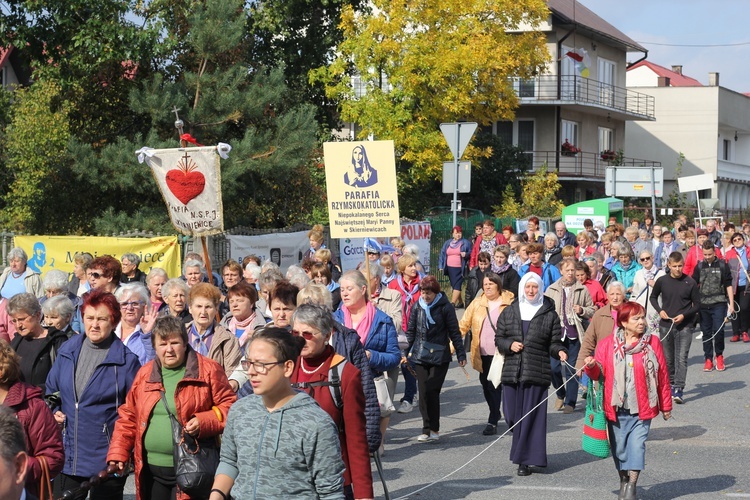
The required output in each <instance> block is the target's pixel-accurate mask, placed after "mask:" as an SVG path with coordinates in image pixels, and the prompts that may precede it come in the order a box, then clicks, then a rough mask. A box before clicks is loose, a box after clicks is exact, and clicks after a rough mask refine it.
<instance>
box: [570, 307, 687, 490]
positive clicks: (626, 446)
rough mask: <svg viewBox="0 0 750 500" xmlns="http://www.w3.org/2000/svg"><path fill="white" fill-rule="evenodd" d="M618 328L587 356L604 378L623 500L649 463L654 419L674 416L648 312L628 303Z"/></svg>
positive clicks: (595, 374)
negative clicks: (660, 413) (651, 430)
mask: <svg viewBox="0 0 750 500" xmlns="http://www.w3.org/2000/svg"><path fill="white" fill-rule="evenodd" d="M617 326H618V328H617V330H616V331H615V333H614V334H613V335H610V336H609V337H607V338H605V339H604V340H602V341H601V342H600V343H599V345H597V347H596V353H595V356H594V357H591V356H589V357H587V358H586V359H585V360H584V363H585V367H586V374H587V375H588V376H589V377H591V378H592V379H594V380H596V379H598V378H599V377H600V376H602V377H604V413H605V415H606V416H607V424H608V429H609V445H610V448H611V449H612V458H614V461H615V468H617V472H618V473H619V475H620V495H619V497H618V498H619V499H621V500H635V499H636V498H637V496H636V483H637V482H638V476H639V474H640V473H641V471H642V470H643V469H644V468H645V463H646V439H647V438H648V431H649V428H650V427H651V420H652V419H653V418H654V417H656V416H657V415H658V414H659V412H660V411H661V412H662V416H663V417H664V420H669V418H670V417H671V416H672V414H671V412H672V397H671V391H670V387H669V371H668V370H667V362H666V359H665V358H664V352H663V351H662V347H661V342H660V341H659V338H658V337H657V336H656V335H652V334H651V332H647V331H646V311H645V310H644V309H643V306H642V305H640V304H638V303H636V302H626V303H624V304H623V305H622V306H621V307H620V310H619V312H618V314H617Z"/></svg>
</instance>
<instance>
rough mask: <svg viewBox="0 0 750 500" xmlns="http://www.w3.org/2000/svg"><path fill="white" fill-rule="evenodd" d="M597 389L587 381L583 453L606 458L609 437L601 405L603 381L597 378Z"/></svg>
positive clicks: (590, 381)
mask: <svg viewBox="0 0 750 500" xmlns="http://www.w3.org/2000/svg"><path fill="white" fill-rule="evenodd" d="M598 385H599V387H598V388H596V386H595V384H594V381H593V380H590V379H589V388H588V391H586V416H585V418H584V421H583V437H582V442H581V444H582V446H583V451H585V452H586V453H590V454H591V455H594V456H595V457H599V458H607V457H608V456H609V453H610V447H609V435H608V433H607V418H606V417H605V416H604V408H603V405H602V399H603V393H604V381H603V379H602V378H601V377H599V384H598Z"/></svg>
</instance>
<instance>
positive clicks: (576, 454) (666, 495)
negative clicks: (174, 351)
mask: <svg viewBox="0 0 750 500" xmlns="http://www.w3.org/2000/svg"><path fill="white" fill-rule="evenodd" d="M727 340H728V339H727ZM725 358H726V364H727V370H726V371H725V372H717V371H713V372H710V373H704V372H703V371H702V367H703V352H702V348H701V345H700V341H699V340H695V341H693V345H692V347H691V350H690V368H689V371H688V383H687V387H686V390H685V395H684V396H685V404H684V405H681V406H680V405H676V406H675V409H674V411H673V415H674V419H673V420H670V421H669V422H665V421H663V420H662V419H661V417H659V418H658V419H655V420H654V421H653V424H652V427H651V433H650V435H649V441H648V444H647V454H646V460H647V465H646V467H647V470H646V471H645V472H644V473H643V474H642V476H641V480H640V481H639V497H638V498H641V499H648V500H667V499H676V498H680V499H714V498H717V499H718V498H750V471H748V464H750V432H748V427H749V426H750V424H749V423H750V397H748V390H747V386H748V384H749V383H750V370H748V368H747V367H748V365H749V364H750V344H743V343H738V344H733V343H729V342H727V349H726V352H725ZM467 370H468V372H469V375H470V377H471V380H470V381H468V382H467V380H466V377H465V375H464V373H463V371H462V370H461V369H460V368H459V367H458V365H457V364H455V363H454V364H453V366H452V368H451V370H450V371H449V373H448V377H447V378H446V383H445V386H444V389H443V394H442V398H441V399H442V405H441V410H442V418H441V440H440V442H439V443H436V444H417V443H416V437H417V435H419V434H420V430H421V418H420V416H419V411H418V409H415V410H414V411H412V412H411V413H409V414H405V415H402V414H395V415H394V417H393V419H392V420H391V427H390V429H389V431H388V434H387V442H386V452H385V457H384V458H383V461H384V467H385V476H386V480H387V482H388V487H389V489H390V492H391V498H393V499H396V498H410V499H436V500H448V499H495V498H503V499H534V500H546V499H554V500H559V499H560V498H561V497H562V498H568V499H591V500H599V499H607V498H616V495H617V490H618V489H619V485H618V478H617V474H616V472H615V470H614V466H613V464H612V460H611V459H604V460H599V459H595V458H594V457H592V456H590V455H588V454H586V453H585V452H583V451H582V450H581V427H582V420H583V409H580V408H579V409H578V410H577V411H576V412H575V413H573V414H571V415H563V414H562V413H560V412H556V411H555V410H554V408H553V406H552V402H550V406H549V408H548V411H549V420H548V438H547V453H548V456H549V467H548V468H547V469H546V470H540V469H538V472H535V473H534V474H532V475H531V476H528V477H518V476H516V474H515V471H516V467H515V466H514V465H513V464H511V463H510V461H509V460H508V451H509V449H510V436H507V437H503V438H501V439H499V440H498V439H497V438H498V436H491V437H488V436H483V435H482V434H481V431H482V429H483V428H484V424H485V423H486V416H487V412H486V405H485V403H484V399H483V397H482V392H481V388H480V385H479V381H478V378H477V373H476V372H474V371H473V370H472V369H471V368H467ZM401 389H402V384H401V383H399V388H398V392H401ZM551 399H553V400H554V396H553V398H551ZM579 406H580V404H579ZM506 429H507V427H506V426H505V424H504V423H503V424H501V425H500V426H499V427H498V432H500V433H502V432H504V431H505V430H506ZM487 447H489V449H487ZM483 450H486V451H484V454H483V455H481V456H480V457H479V458H477V459H476V460H474V461H473V462H472V463H470V464H469V465H468V466H466V467H465V468H463V469H462V470H460V471H458V472H456V473H455V474H453V475H452V476H451V477H450V478H448V479H446V480H443V481H440V482H439V483H437V484H435V485H433V486H430V487H428V488H426V489H424V490H422V491H420V492H418V493H414V492H415V491H416V490H419V489H421V488H423V487H425V486H427V485H429V484H430V483H432V482H434V481H439V480H441V479H442V478H443V477H444V476H446V475H447V474H450V473H452V472H453V471H455V470H456V469H458V468H459V467H461V466H462V465H464V464H466V463H467V462H469V461H470V460H472V459H474V457H476V456H477V455H478V454H479V453H481V452H482V451H483ZM373 477H374V478H376V490H375V491H376V495H377V496H378V498H383V489H382V486H381V484H380V482H379V481H378V480H377V474H376V473H373ZM128 490H129V491H128V492H129V493H132V491H133V490H132V480H131V481H130V483H129V488H128ZM126 498H128V500H130V499H133V498H134V496H127V497H126Z"/></svg>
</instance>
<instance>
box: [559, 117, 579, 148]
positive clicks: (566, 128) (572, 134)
mask: <svg viewBox="0 0 750 500" xmlns="http://www.w3.org/2000/svg"><path fill="white" fill-rule="evenodd" d="M561 131H562V141H563V142H565V141H568V142H569V143H571V144H572V145H573V146H577V145H578V123H576V122H572V121H569V120H563V121H562V130H561Z"/></svg>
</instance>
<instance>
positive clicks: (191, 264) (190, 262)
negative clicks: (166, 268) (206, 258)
mask: <svg viewBox="0 0 750 500" xmlns="http://www.w3.org/2000/svg"><path fill="white" fill-rule="evenodd" d="M188 267H197V268H199V269H200V270H201V272H202V273H204V274H205V272H206V268H205V267H204V266H203V262H201V261H199V260H195V259H190V260H186V261H185V263H184V264H183V265H182V275H183V276H185V275H187V269H188Z"/></svg>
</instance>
